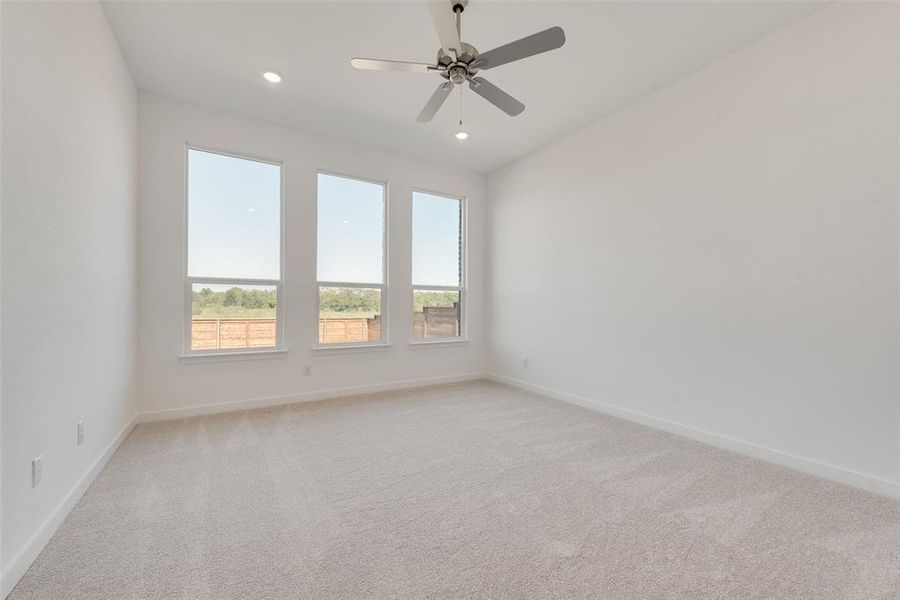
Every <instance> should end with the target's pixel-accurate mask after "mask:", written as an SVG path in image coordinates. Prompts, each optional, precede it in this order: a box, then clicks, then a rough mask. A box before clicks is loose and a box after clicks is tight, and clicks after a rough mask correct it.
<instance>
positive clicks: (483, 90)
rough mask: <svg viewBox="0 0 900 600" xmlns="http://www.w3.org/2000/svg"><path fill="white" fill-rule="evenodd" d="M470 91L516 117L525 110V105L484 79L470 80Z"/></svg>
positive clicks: (475, 78)
mask: <svg viewBox="0 0 900 600" xmlns="http://www.w3.org/2000/svg"><path fill="white" fill-rule="evenodd" d="M469 89H471V90H472V91H473V92H475V93H476V94H478V95H479V96H481V97H482V98H484V99H485V100H487V101H488V102H490V103H491V104H493V105H494V106H496V107H497V108H499V109H500V110H502V111H503V112H505V113H506V114H508V115H509V116H511V117H515V116H516V115H518V114H519V113H521V112H522V111H523V110H525V105H524V104H522V103H521V102H519V101H518V100H516V99H515V98H513V97H512V96H510V95H509V94H507V93H506V92H504V91H503V90H501V89H500V88H498V87H497V86H496V85H494V84H493V83H491V82H490V81H488V80H487V79H485V78H484V77H472V78H471V79H469Z"/></svg>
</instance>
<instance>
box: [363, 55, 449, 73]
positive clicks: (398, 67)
mask: <svg viewBox="0 0 900 600" xmlns="http://www.w3.org/2000/svg"><path fill="white" fill-rule="evenodd" d="M350 64H351V65H353V66H354V67H356V68H357V69H364V70H366V71H406V72H408V73H430V72H432V71H439V70H440V67H438V66H436V65H428V64H425V63H414V62H401V61H399V60H375V59H373V58H353V59H351V60H350Z"/></svg>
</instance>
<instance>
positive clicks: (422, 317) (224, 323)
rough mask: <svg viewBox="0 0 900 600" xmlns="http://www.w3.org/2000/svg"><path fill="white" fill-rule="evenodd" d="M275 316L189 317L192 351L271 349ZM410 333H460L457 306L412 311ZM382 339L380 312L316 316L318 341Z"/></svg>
mask: <svg viewBox="0 0 900 600" xmlns="http://www.w3.org/2000/svg"><path fill="white" fill-rule="evenodd" d="M276 331H277V328H276V325H275V319H192V320H191V350H221V349H235V348H270V347H272V346H274V345H275V343H276ZM413 335H414V336H415V337H420V338H431V337H452V336H458V335H459V305H454V306H426V307H425V308H424V310H423V311H422V312H417V313H413ZM380 339H381V315H375V316H374V317H372V318H368V319H367V318H365V317H357V318H352V319H343V318H330V317H323V318H320V319H319V343H320V344H347V343H352V342H374V341H378V340H380Z"/></svg>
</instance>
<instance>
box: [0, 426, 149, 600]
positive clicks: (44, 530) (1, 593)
mask: <svg viewBox="0 0 900 600" xmlns="http://www.w3.org/2000/svg"><path fill="white" fill-rule="evenodd" d="M135 425H137V416H134V417H132V418H131V419H130V420H129V421H128V423H126V424H125V427H123V428H122V430H121V431H119V433H118V435H116V437H115V438H114V439H113V440H112V441H111V442H110V443H109V444H108V445H107V446H106V449H104V450H103V452H102V453H101V454H100V456H98V457H97V460H95V461H94V463H93V464H92V465H91V466H90V468H88V470H87V471H86V472H85V473H84V475H82V476H81V479H79V480H78V481H77V482H76V483H75V485H74V487H72V489H71V490H69V493H68V494H66V496H65V497H64V498H63V499H62V501H60V503H59V504H58V505H57V506H56V508H54V509H53V512H51V513H50V516H49V517H47V519H46V520H45V521H44V522H43V523H41V525H40V527H38V529H37V531H36V532H35V533H34V535H32V536H31V538H30V539H29V540H28V541H27V542H26V543H25V545H24V546H23V547H22V549H21V550H19V551H18V552H17V553H16V554H15V556H14V557H13V558H12V560H10V562H9V567H7V569H6V571H5V572H4V573H3V576H2V578H0V598H6V596H7V595H9V593H10V592H12V590H13V588H15V587H16V584H17V583H19V580H20V579H21V578H22V576H23V575H24V574H25V572H26V571H27V570H28V567H30V566H31V563H33V562H34V559H36V558H37V557H38V554H40V553H41V550H43V549H44V546H46V545H47V542H49V541H50V538H51V537H53V534H54V533H56V530H57V529H59V526H60V525H62V523H63V521H65V519H66V517H67V516H68V515H69V512H71V510H72V509H73V508H74V507H75V505H76V504H77V503H78V501H79V500H80V499H81V496H82V495H84V492H85V491H87V489H88V488H89V487H90V485H91V484H92V483H93V482H94V479H96V477H97V475H98V474H99V473H100V471H102V470H103V467H105V466H106V462H107V461H108V460H109V457H110V456H112V455H113V453H114V452H115V451H116V449H118V447H119V446H120V445H121V444H122V442H123V441H125V438H127V437H128V434H129V433H131V430H132V429H134V426H135Z"/></svg>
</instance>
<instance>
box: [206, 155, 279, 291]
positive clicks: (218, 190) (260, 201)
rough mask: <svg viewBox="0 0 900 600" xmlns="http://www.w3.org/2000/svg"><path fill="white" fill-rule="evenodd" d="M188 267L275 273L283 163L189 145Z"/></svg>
mask: <svg viewBox="0 0 900 600" xmlns="http://www.w3.org/2000/svg"><path fill="white" fill-rule="evenodd" d="M188 169H189V170H188V173H189V176H188V199H189V202H188V245H189V249H188V273H189V274H190V275H192V276H194V277H234V278H241V279H278V278H279V261H278V251H279V246H280V241H279V234H280V227H279V220H280V217H281V215H280V214H279V195H280V187H281V168H280V167H279V166H277V165H272V164H268V163H262V162H257V161H252V160H243V159H237V158H233V157H230V156H222V155H221V154H212V153H210V152H201V151H199V150H189V151H188Z"/></svg>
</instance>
